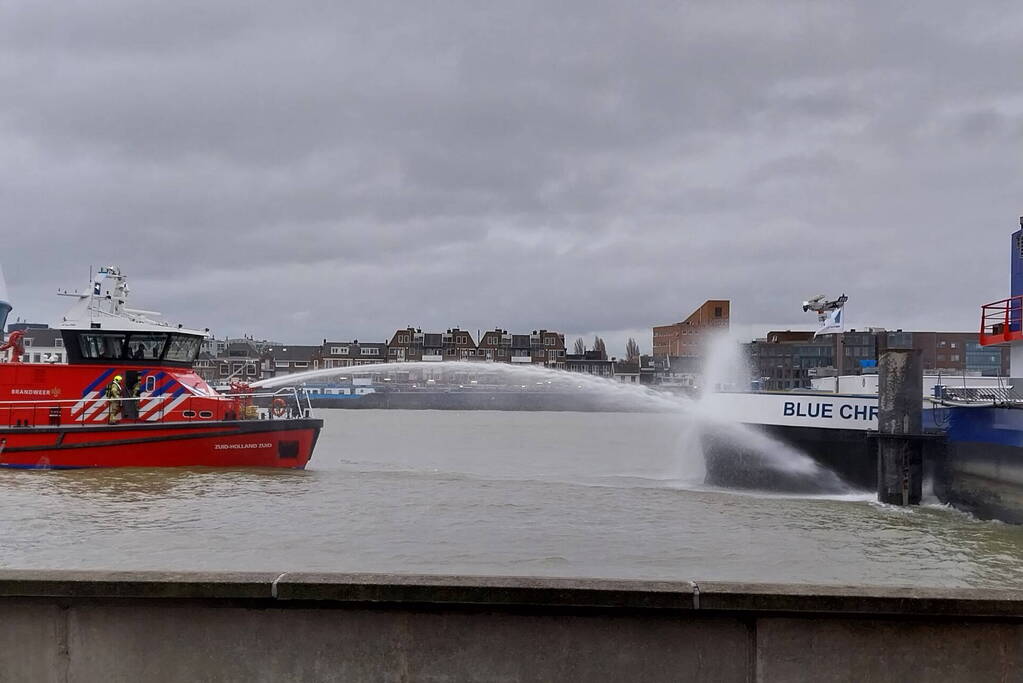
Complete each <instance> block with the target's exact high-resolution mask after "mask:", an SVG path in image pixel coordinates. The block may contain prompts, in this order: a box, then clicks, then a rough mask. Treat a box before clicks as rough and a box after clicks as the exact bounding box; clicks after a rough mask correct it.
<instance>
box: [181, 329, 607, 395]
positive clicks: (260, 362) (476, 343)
mask: <svg viewBox="0 0 1023 683" xmlns="http://www.w3.org/2000/svg"><path fill="white" fill-rule="evenodd" d="M569 358H570V354H567V353H566V350H565V335H564V334H562V333H560V332H554V331H551V330H533V331H532V332H530V333H529V334H514V333H511V332H509V331H508V330H504V329H500V328H497V329H493V330H488V331H486V332H480V333H477V336H475V337H474V336H473V335H472V334H471V333H470V332H468V331H467V330H462V329H460V328H457V327H455V328H451V329H449V330H446V331H445V332H423V330H422V329H419V328H414V327H407V328H404V329H400V330H397V331H396V332H395V333H394V334H393V335H391V338H390V340H389V341H384V342H365V341H359V340H358V339H354V340H352V341H331V340H329V339H324V340H323V342H322V343H320V344H316V345H302V344H281V343H275V342H268V341H256V340H254V339H249V338H242V339H228V340H208V341H207V343H206V346H205V347H204V349H203V352H202V353H201V354H200V355H199V359H198V362H197V363H196V370H197V372H199V374H201V375H202V376H203V377H204V378H205V379H206V380H207V381H211V382H218V383H220V382H224V381H226V380H229V379H237V380H242V381H255V380H257V379H267V378H270V377H277V376H281V375H287V374H293V373H296V372H304V371H307V370H320V369H333V368H346V367H355V366H362V365H376V364H380V363H403V362H441V361H483V362H488V361H489V362H496V363H523V364H530V365H543V366H545V367H553V368H562V369H564V368H566V364H567V362H568V361H569ZM595 360H598V362H600V363H606V362H608V361H606V359H595ZM594 374H601V373H594Z"/></svg>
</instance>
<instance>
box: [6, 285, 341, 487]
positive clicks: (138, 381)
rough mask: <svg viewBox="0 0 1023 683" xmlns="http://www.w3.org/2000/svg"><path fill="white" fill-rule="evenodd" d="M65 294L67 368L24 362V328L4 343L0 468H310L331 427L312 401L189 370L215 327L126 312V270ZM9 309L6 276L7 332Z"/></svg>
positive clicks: (62, 331) (63, 324) (290, 392)
mask: <svg viewBox="0 0 1023 683" xmlns="http://www.w3.org/2000/svg"><path fill="white" fill-rule="evenodd" d="M64 295H65V296H69V297H72V298H73V299H74V302H73V305H72V306H71V308H70V310H69V311H68V312H67V313H66V314H65V315H64V317H63V320H62V321H61V322H60V324H59V325H58V326H57V327H58V329H59V331H60V336H61V342H62V345H63V346H64V348H65V351H66V357H67V363H66V364H56V363H27V362H22V361H23V357H22V356H23V352H24V348H22V347H21V340H20V337H19V333H18V332H13V333H11V335H9V336H8V338H7V340H6V343H5V344H3V346H2V347H0V348H2V349H3V350H2V351H0V361H2V362H0V467H7V468H30V469H38V468H41V469H69V468H85V467H181V466H195V467H285V468H297V469H301V468H304V467H305V466H306V464H307V463H308V462H309V459H310V458H311V457H312V453H313V449H314V448H315V446H316V441H317V439H318V437H319V433H320V429H321V428H322V426H323V422H322V420H318V419H314V418H313V417H312V416H311V410H310V406H309V404H308V402H307V401H305V402H303V401H302V398H301V396H300V395H299V394H298V392H297V391H295V390H294V389H279V390H277V391H275V392H269V393H267V392H264V393H260V394H257V393H251V392H246V391H244V387H239V391H236V392H235V393H233V394H228V395H223V394H220V393H218V392H217V391H215V390H214V389H213V388H212V387H210V386H209V385H208V384H207V383H206V381H205V380H203V379H202V378H201V377H200V376H199V375H198V374H197V373H196V372H195V371H194V369H193V365H194V362H195V359H196V357H197V355H198V353H199V350H200V347H201V344H202V341H203V339H204V338H205V337H206V336H207V335H208V330H203V331H200V330H194V329H188V328H185V327H183V326H181V325H171V324H169V323H167V322H165V321H164V320H162V319H160V315H159V314H158V313H155V312H152V311H143V310H139V309H133V308H130V307H128V305H127V304H128V297H129V288H128V284H127V279H126V277H125V275H124V274H123V273H122V272H121V271H120V269H118V268H116V267H105V268H101V269H99V271H98V272H97V273H96V275H95V276H94V277H93V278H92V279H91V281H90V283H89V287H88V289H87V291H86V292H84V293H78V292H74V293H68V292H65V293H64ZM11 309H12V307H11V304H10V300H9V297H8V295H7V291H6V287H5V285H4V284H3V276H2V273H0V330H2V329H4V327H5V325H6V319H7V316H8V314H9V313H10V311H11ZM4 356H5V357H4ZM260 401H262V402H265V403H266V404H267V406H268V409H267V410H260V409H258V408H257V407H256V404H257V403H258V402H260Z"/></svg>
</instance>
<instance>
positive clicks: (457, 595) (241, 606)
mask: <svg viewBox="0 0 1023 683" xmlns="http://www.w3.org/2000/svg"><path fill="white" fill-rule="evenodd" d="M0 680H12V681H60V682H62V683H63V682H65V681H140V680H145V681H180V680H203V681H240V680H244V681H282V680H288V681H555V680H557V681H572V680H580V681H582V680H584V681H701V680H703V681H820V680H828V681H890V680H916V681H927V680H941V681H987V680H1023V592H1021V591H977V590H931V589H926V590H924V589H908V588H907V589H887V588H885V589H880V588H856V587H812V586H802V585H764V584H734V583H717V582H702V581H697V582H656V581H605V580H586V579H538V578H509V577H492V578H491V577H458V576H407V575H365V574H359V575H352V574H304V573H283V574H278V573H251V574H250V573H243V574H236V573H230V574H229V573H163V572H131V573H123V572H121V573H119V572H74V571H63V572H39V571H10V570H8V571H0Z"/></svg>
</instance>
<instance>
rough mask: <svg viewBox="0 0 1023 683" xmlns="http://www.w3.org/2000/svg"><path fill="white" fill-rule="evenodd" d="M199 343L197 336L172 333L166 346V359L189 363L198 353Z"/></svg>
mask: <svg viewBox="0 0 1023 683" xmlns="http://www.w3.org/2000/svg"><path fill="white" fill-rule="evenodd" d="M199 343H200V339H199V337H189V336H187V335H183V334H175V335H172V336H171V342H170V346H169V347H168V348H167V360H171V361H178V362H182V363H191V362H192V361H194V360H195V357H196V355H197V354H198V353H199Z"/></svg>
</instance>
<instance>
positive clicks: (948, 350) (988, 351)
mask: <svg viewBox="0 0 1023 683" xmlns="http://www.w3.org/2000/svg"><path fill="white" fill-rule="evenodd" d="M879 342H880V343H884V344H887V346H888V347H889V348H911V349H918V350H920V352H921V356H922V364H923V368H924V373H925V374H928V375H974V376H976V375H980V376H986V377H995V376H1007V375H1008V373H1009V349H1008V347H1007V346H1006V347H982V346H981V345H980V343H979V341H978V340H977V333H976V332H905V331H903V330H895V331H883V330H860V331H857V330H849V331H847V332H845V333H843V334H841V335H837V334H829V335H821V336H819V337H817V338H816V339H814V338H813V333H812V332H792V331H785V332H770V333H769V334H768V335H767V336H766V337H765V338H764V339H758V340H756V341H754V342H752V343H751V344H749V356H750V364H751V366H752V368H753V372H754V375H755V376H756V377H755V378H759V379H760V380H761V382H762V384H761V387H762V388H764V389H768V390H786V389H800V388H807V387H809V386H810V380H811V379H813V378H814V377H818V376H827V375H831V374H836V373H837V372H838V371H839V368H838V363H836V359H837V358H838V353H839V349H840V348H841V351H842V364H841V372H842V374H844V375H850V374H857V373H859V372H862V365H863V363H861V361H868V363H867V365H870V364H872V363H873V362H875V361H877V358H878V352H879V348H878V347H879Z"/></svg>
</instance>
